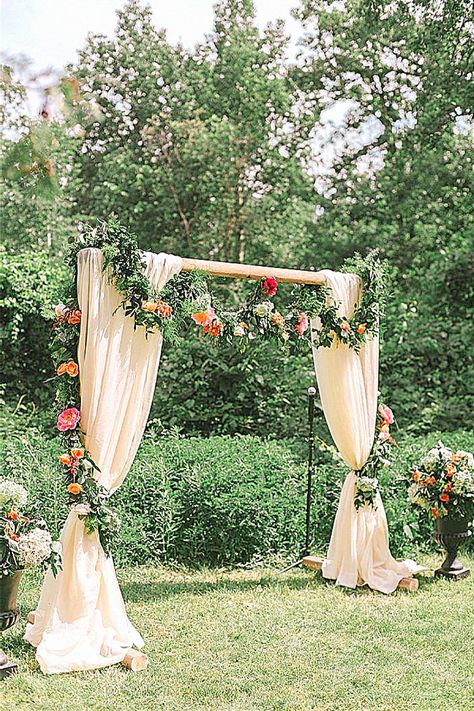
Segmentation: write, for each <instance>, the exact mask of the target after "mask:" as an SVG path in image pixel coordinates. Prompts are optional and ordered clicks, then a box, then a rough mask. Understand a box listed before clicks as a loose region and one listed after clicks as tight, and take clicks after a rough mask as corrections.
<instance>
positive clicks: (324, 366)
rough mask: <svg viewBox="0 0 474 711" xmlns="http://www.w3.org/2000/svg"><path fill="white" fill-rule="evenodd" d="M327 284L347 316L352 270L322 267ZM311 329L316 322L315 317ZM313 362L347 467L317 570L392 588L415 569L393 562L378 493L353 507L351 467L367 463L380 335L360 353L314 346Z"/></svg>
mask: <svg viewBox="0 0 474 711" xmlns="http://www.w3.org/2000/svg"><path fill="white" fill-rule="evenodd" d="M323 273H324V275H325V277H326V283H327V285H328V286H329V288H330V290H331V292H332V295H333V298H334V299H335V301H337V302H340V306H339V315H340V316H343V315H345V316H347V317H348V318H350V317H351V316H352V315H353V314H354V311H355V309H356V308H357V305H358V303H359V300H360V297H361V290H362V282H361V280H360V278H359V277H358V276H357V275H356V274H340V273H338V272H332V271H329V270H324V272H323ZM311 325H312V328H313V329H316V330H317V328H318V326H319V323H318V319H315V320H314V321H312V324H311ZM313 357H314V366H315V371H316V378H317V381H318V388H319V394H320V397H321V404H322V407H323V411H324V415H325V418H326V421H327V424H328V427H329V431H330V432H331V436H332V438H333V440H334V442H335V444H336V447H337V448H338V450H339V453H340V454H341V456H342V458H343V460H344V462H345V463H346V464H347V466H348V467H349V468H350V469H351V470H352V471H351V472H350V473H349V474H348V475H347V477H346V480H345V482H344V485H343V487H342V491H341V498H340V500H339V505H338V509H337V513H336V517H335V520H334V525H333V530H332V534H331V540H330V543H329V548H328V552H327V556H326V559H325V561H324V563H323V567H322V572H323V576H324V577H325V578H328V579H331V580H335V581H336V583H337V584H338V585H343V586H345V587H349V588H355V587H356V585H363V584H367V585H368V586H369V587H370V588H372V589H373V590H379V591H380V592H383V593H391V592H393V591H394V590H395V589H396V587H397V585H398V583H399V581H400V580H401V579H402V578H404V577H406V576H409V575H411V574H412V573H413V572H416V571H417V570H419V569H420V568H419V566H417V565H416V563H414V562H413V561H410V560H407V561H404V562H403V563H401V562H398V561H396V560H395V559H394V558H393V556H392V554H391V553H390V549H389V543H388V526H387V518H386V515H385V510H384V507H383V503H382V499H381V497H380V494H377V497H376V508H370V507H367V506H364V507H362V508H360V509H359V510H357V509H356V508H355V506H354V495H355V484H356V481H357V475H356V474H355V471H357V470H359V469H361V468H362V467H363V466H364V464H365V463H366V461H367V459H368V457H369V454H370V451H371V449H372V444H373V441H374V436H375V425H376V418H377V394H378V365H379V340H378V336H373V337H369V338H368V339H367V342H366V343H365V344H363V345H362V348H361V350H360V353H356V351H355V350H354V349H352V348H350V347H349V346H348V345H346V344H343V343H340V342H339V341H338V340H336V339H335V340H334V342H333V344H332V345H331V347H330V348H316V347H313Z"/></svg>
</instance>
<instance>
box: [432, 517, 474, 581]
mask: <svg viewBox="0 0 474 711" xmlns="http://www.w3.org/2000/svg"><path fill="white" fill-rule="evenodd" d="M470 535H471V531H470V530H469V519H468V518H467V517H460V518H450V517H449V516H444V517H443V518H438V519H436V522H435V532H434V537H435V540H436V541H437V542H438V543H440V544H441V545H442V546H443V548H444V549H445V550H446V553H447V555H446V558H445V560H444V561H443V564H442V565H441V568H438V570H435V576H437V577H444V578H450V579H451V580H460V579H461V578H467V576H468V575H470V572H471V571H470V570H469V568H465V567H464V565H463V564H462V563H461V561H459V560H458V559H457V558H456V555H457V552H458V548H459V546H460V545H461V543H462V542H463V541H464V540H465V539H466V538H468V537H469V536H470Z"/></svg>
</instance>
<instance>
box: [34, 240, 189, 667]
mask: <svg viewBox="0 0 474 711" xmlns="http://www.w3.org/2000/svg"><path fill="white" fill-rule="evenodd" d="M144 259H145V262H146V276H147V277H148V279H149V280H150V282H151V283H152V285H153V286H154V287H156V288H157V289H158V290H159V289H162V288H163V287H164V285H165V284H166V282H167V281H169V279H171V278H172V277H173V276H174V275H175V274H177V273H178V272H179V271H180V270H181V263H182V260H181V258H180V257H175V256H173V255H169V254H163V253H161V254H153V253H151V252H145V253H144ZM109 276H110V275H109V274H108V273H106V272H104V271H103V255H102V252H101V251H100V250H99V249H95V248H87V249H83V250H81V251H80V252H79V253H78V275H77V292H78V301H79V308H80V310H81V312H82V318H81V329H80V339H79V348H78V364H79V375H80V383H81V422H80V427H81V430H82V431H83V432H84V433H85V435H84V436H85V442H84V443H85V446H86V448H87V449H88V450H89V451H90V453H91V456H92V459H93V460H94V461H95V462H96V463H97V466H98V467H99V469H100V473H99V474H97V478H98V481H99V482H100V483H101V484H102V485H104V486H105V487H106V488H107V489H109V490H110V492H111V493H112V492H114V491H115V490H116V489H117V488H118V487H119V486H120V484H121V483H122V481H123V480H124V478H125V476H126V475H127V473H128V470H129V468H130V466H131V464H132V462H133V459H134V457H135V454H136V452H137V449H138V446H139V444H140V441H141V438H142V435H143V431H144V429H145V425H146V421H147V417H148V414H149V411H150V407H151V402H152V398H153V392H154V388H155V382H156V376H157V372H158V365H159V362H160V355H161V347H162V337H161V334H160V333H158V332H156V333H153V334H149V335H148V336H145V329H144V328H143V327H138V328H137V329H134V320H133V318H131V317H130V316H126V315H125V312H124V309H123V308H122V307H121V306H120V304H121V300H122V299H121V296H120V294H119V293H118V292H117V290H116V289H115V287H114V286H113V285H112V284H111V283H110V278H109ZM61 543H62V547H63V569H62V571H60V572H59V573H58V575H57V577H56V578H54V577H53V575H52V574H51V572H48V573H47V574H46V577H45V580H44V583H43V588H42V591H41V596H40V600H39V604H38V607H37V609H36V611H35V621H34V624H28V625H27V628H26V633H25V639H26V640H27V641H29V642H30V643H31V644H32V645H34V646H35V647H37V650H36V658H37V660H38V662H39V664H40V667H41V670H42V671H43V672H45V673H49V674H55V673H59V672H68V671H78V670H85V669H96V668H100V667H105V666H109V665H111V664H116V663H117V662H120V661H122V659H123V658H124V656H125V654H126V652H127V650H128V649H129V648H130V647H131V646H133V645H135V646H138V647H141V646H142V645H143V640H142V638H141V636H140V634H139V633H138V632H137V631H136V630H135V629H134V627H133V626H132V624H131V623H130V621H129V619H128V617H127V613H126V611H125V606H124V602H123V598H122V594H121V592H120V588H119V585H118V582H117V578H116V575H115V570H114V565H113V561H112V558H110V557H109V558H107V557H106V556H105V554H104V551H103V549H102V546H101V545H100V542H99V537H98V534H97V533H91V534H88V533H86V532H85V530H84V523H83V522H82V521H81V520H80V519H79V517H78V514H77V513H76V512H75V511H74V510H71V511H70V512H69V515H68V517H67V519H66V522H65V525H64V528H63V530H62V533H61Z"/></svg>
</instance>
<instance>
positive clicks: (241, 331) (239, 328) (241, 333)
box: [234, 326, 245, 336]
mask: <svg viewBox="0 0 474 711" xmlns="http://www.w3.org/2000/svg"><path fill="white" fill-rule="evenodd" d="M234 336H245V328H242V326H236V327H235V328H234Z"/></svg>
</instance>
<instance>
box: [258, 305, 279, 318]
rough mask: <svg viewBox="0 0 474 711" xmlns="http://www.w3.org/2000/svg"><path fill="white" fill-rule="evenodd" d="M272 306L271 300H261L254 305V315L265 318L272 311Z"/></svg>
mask: <svg viewBox="0 0 474 711" xmlns="http://www.w3.org/2000/svg"><path fill="white" fill-rule="evenodd" d="M273 307H274V305H273V304H272V302H271V301H261V302H260V303H259V304H257V305H256V306H255V308H254V311H255V314H256V316H259V317H260V318H265V316H270V314H271V312H272V311H273Z"/></svg>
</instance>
